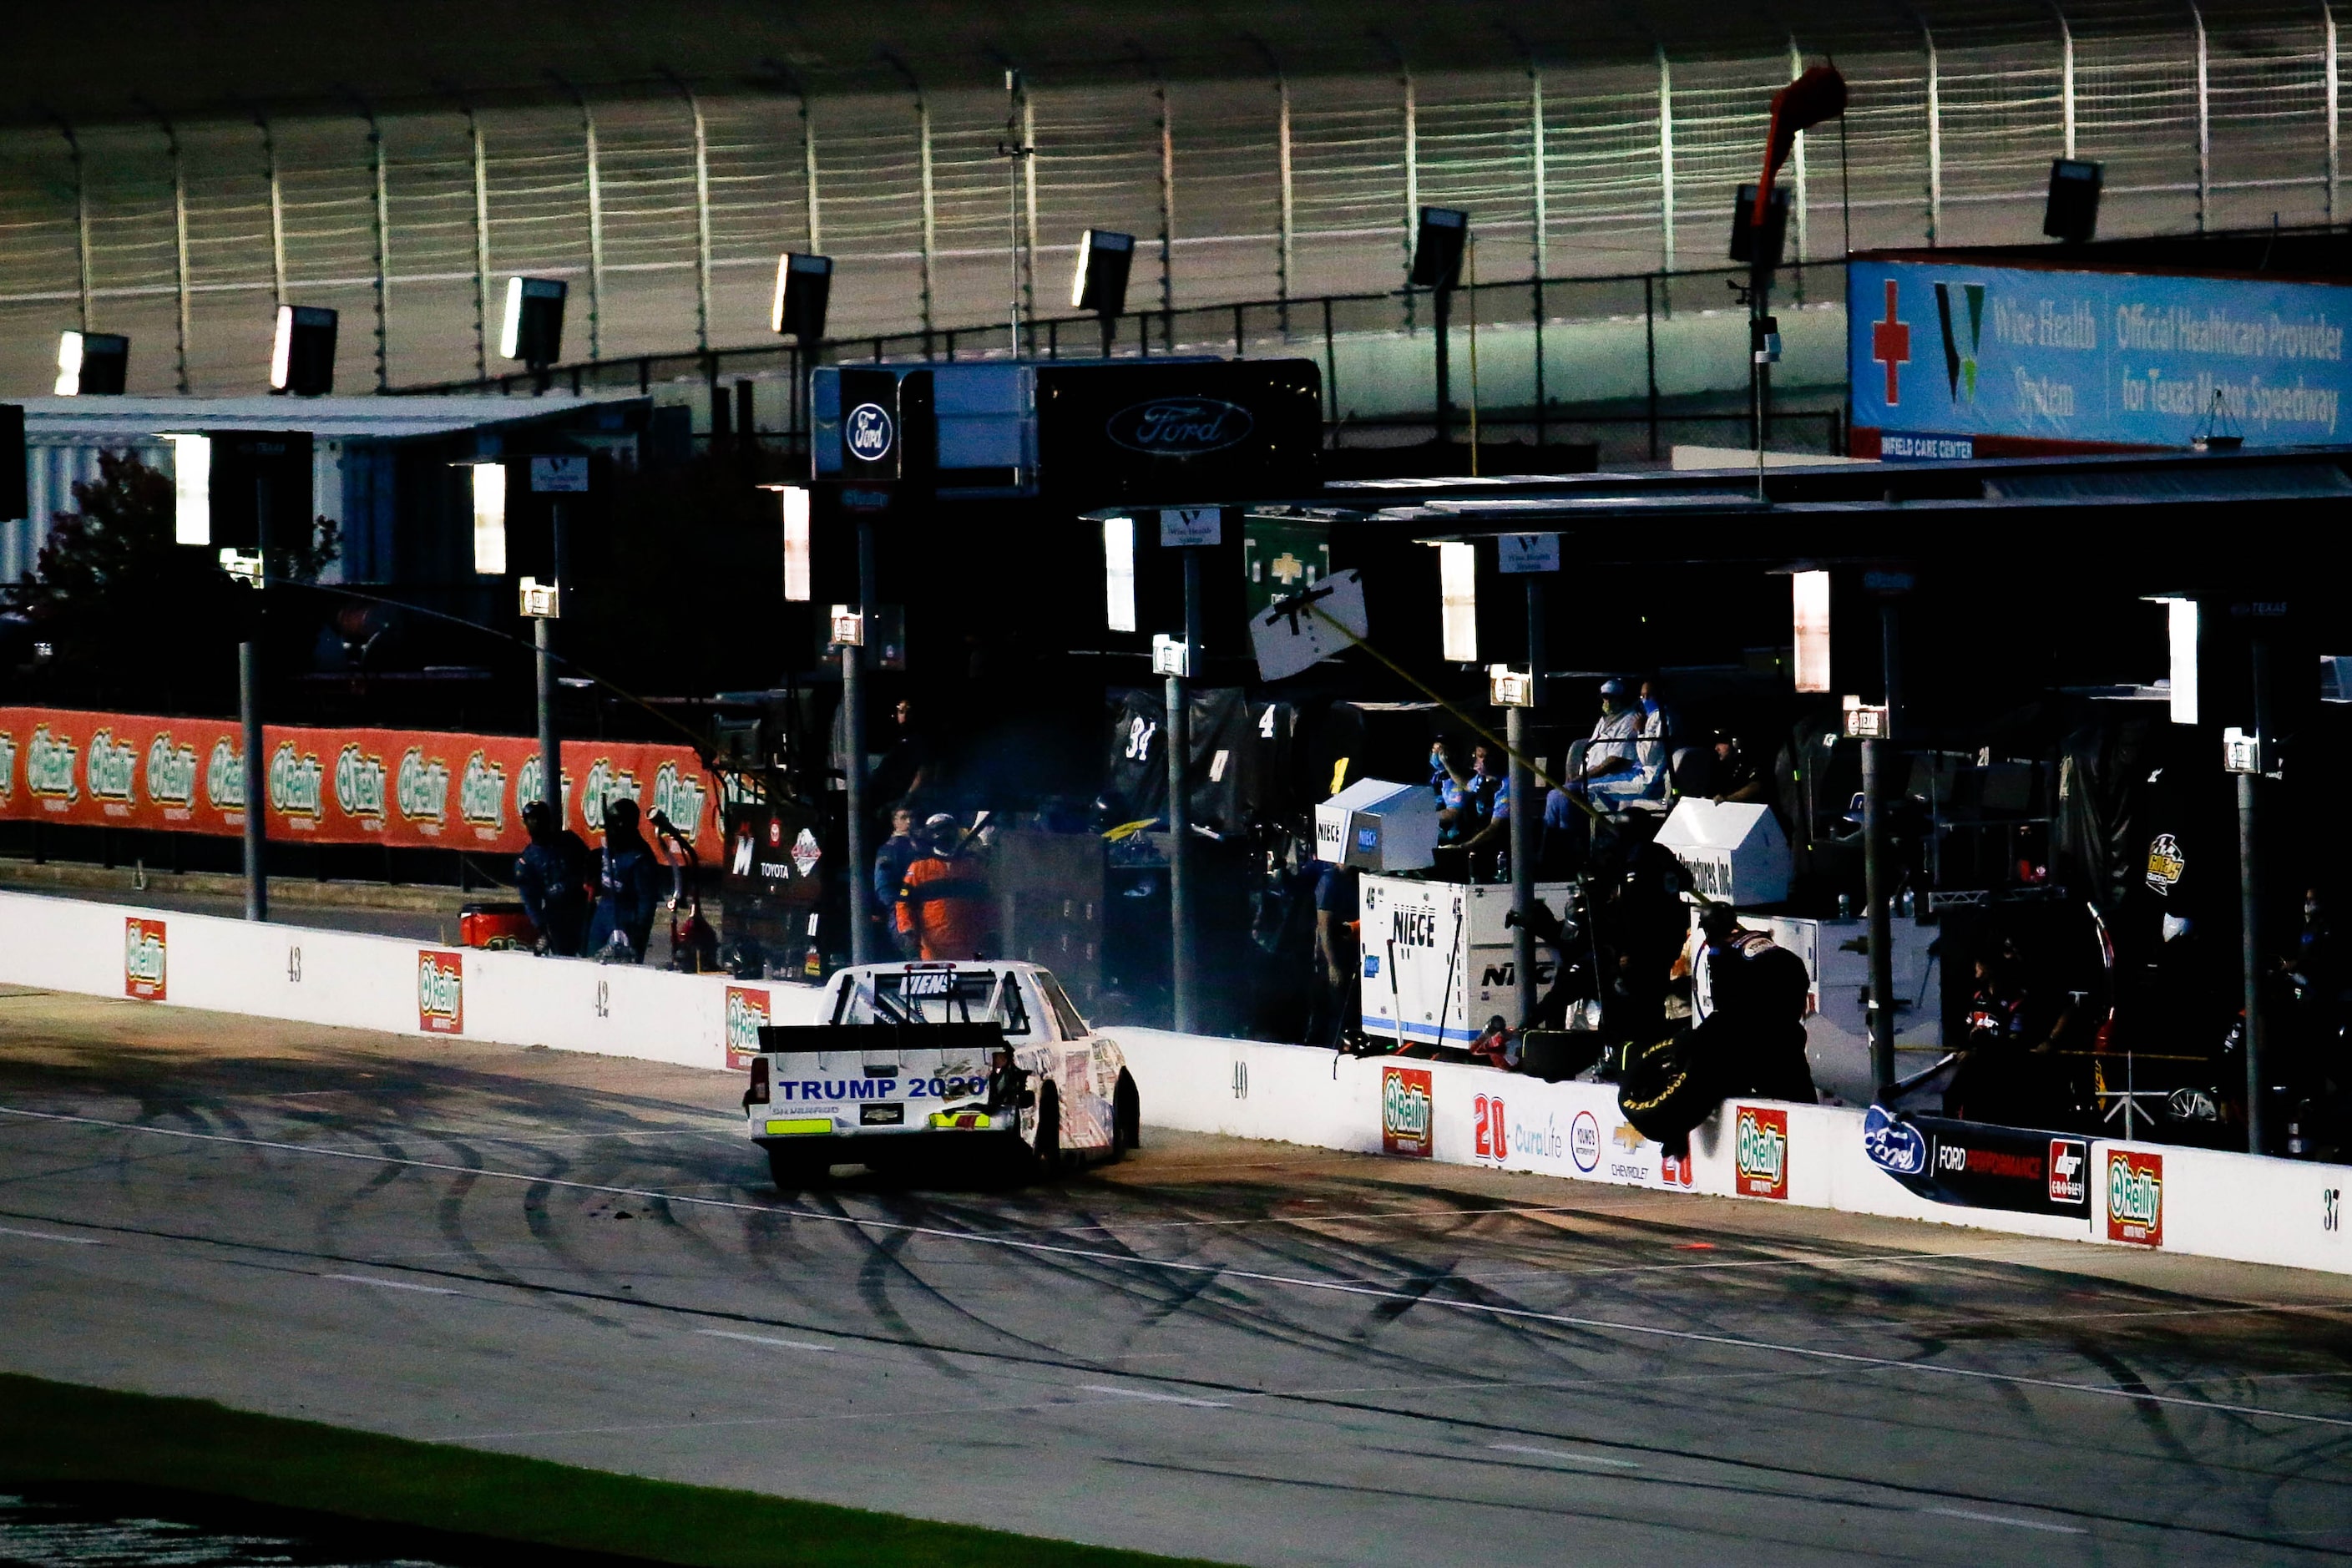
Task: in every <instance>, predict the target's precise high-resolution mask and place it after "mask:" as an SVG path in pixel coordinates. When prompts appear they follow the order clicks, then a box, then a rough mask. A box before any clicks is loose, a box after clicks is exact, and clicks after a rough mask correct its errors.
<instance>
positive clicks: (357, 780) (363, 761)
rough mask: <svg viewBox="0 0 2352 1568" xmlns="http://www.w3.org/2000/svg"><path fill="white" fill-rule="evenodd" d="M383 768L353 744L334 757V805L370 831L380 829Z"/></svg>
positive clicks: (380, 762)
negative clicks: (355, 818) (365, 825)
mask: <svg viewBox="0 0 2352 1568" xmlns="http://www.w3.org/2000/svg"><path fill="white" fill-rule="evenodd" d="M383 779H384V767H383V758H382V757H377V756H371V755H370V754H368V753H367V752H364V751H362V750H361V749H360V746H359V743H358V742H352V743H351V744H349V745H346V746H345V747H344V748H343V749H342V750H341V752H337V753H336V754H335V805H337V806H338V807H339V808H340V809H341V811H342V814H343V815H344V816H352V817H357V818H358V819H359V820H360V821H362V822H363V823H365V824H367V826H370V827H371V828H380V827H382V826H383V805H384V787H383Z"/></svg>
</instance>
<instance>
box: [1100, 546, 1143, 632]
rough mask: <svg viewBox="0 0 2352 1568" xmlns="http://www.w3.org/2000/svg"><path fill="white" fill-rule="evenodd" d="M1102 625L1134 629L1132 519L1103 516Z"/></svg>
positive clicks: (1109, 627) (1117, 629)
mask: <svg viewBox="0 0 2352 1568" xmlns="http://www.w3.org/2000/svg"><path fill="white" fill-rule="evenodd" d="M1103 591H1104V594H1105V602H1104V607H1103V608H1104V625H1105V626H1107V627H1108V629H1110V630H1111V631H1115V632H1131V631H1133V630H1134V629H1135V519H1133V518H1131V517H1107V518H1105V519H1103Z"/></svg>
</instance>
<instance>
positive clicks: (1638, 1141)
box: [1609, 1121, 1649, 1150]
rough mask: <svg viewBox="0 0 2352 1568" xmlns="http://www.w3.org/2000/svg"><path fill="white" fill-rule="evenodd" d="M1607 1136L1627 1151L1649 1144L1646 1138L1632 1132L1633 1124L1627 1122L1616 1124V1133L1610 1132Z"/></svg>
mask: <svg viewBox="0 0 2352 1568" xmlns="http://www.w3.org/2000/svg"><path fill="white" fill-rule="evenodd" d="M1609 1136H1610V1137H1611V1138H1612V1139H1613V1140H1614V1141H1615V1142H1617V1143H1618V1144H1619V1145H1620V1146H1621V1147H1623V1148H1625V1149H1628V1150H1632V1149H1639V1148H1640V1147H1641V1146H1642V1145H1643V1144H1644V1143H1646V1142H1649V1140H1648V1139H1647V1138H1644V1137H1643V1136H1642V1135H1641V1133H1639V1132H1637V1131H1634V1130H1633V1123H1631V1122H1629V1121H1621V1122H1619V1123H1618V1124H1617V1131H1614V1132H1612V1133H1611V1134H1610V1135H1609Z"/></svg>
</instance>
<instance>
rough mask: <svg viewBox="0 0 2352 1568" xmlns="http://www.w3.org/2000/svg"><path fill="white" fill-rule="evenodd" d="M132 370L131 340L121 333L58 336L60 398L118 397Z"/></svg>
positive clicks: (57, 387)
mask: <svg viewBox="0 0 2352 1568" xmlns="http://www.w3.org/2000/svg"><path fill="white" fill-rule="evenodd" d="M130 370H131V340H130V339H129V338H126V337H124V336H123V335H122V334H121V333H120V332H76V331H67V332H60V333H59V334H58V383H57V385H56V387H55V388H54V389H53V391H54V393H55V395H57V396H59V397H119V396H121V394H122V387H123V382H124V379H125V378H126V377H127V376H128V375H129V374H130Z"/></svg>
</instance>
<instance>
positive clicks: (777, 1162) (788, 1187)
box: [768, 1143, 833, 1193]
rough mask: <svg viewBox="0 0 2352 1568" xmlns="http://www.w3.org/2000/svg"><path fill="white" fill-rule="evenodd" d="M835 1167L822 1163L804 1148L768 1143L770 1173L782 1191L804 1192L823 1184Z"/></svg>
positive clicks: (777, 1187)
mask: <svg viewBox="0 0 2352 1568" xmlns="http://www.w3.org/2000/svg"><path fill="white" fill-rule="evenodd" d="M832 1169H833V1167H832V1166H831V1165H828V1164H824V1163H821V1162H819V1161H818V1160H817V1159H816V1158H815V1157H814V1155H812V1154H810V1153H808V1152H806V1151H804V1150H800V1149H791V1148H785V1147H782V1146H780V1145H778V1144H774V1143H771V1144H769V1145H768V1174H769V1175H770V1176H772V1177H773V1178H774V1179H775V1183H776V1191H778V1192H780V1193H798V1192H804V1191H806V1190H807V1189H808V1188H810V1187H815V1186H822V1185H824V1179H825V1177H826V1175H827V1174H828V1173H831V1171H832Z"/></svg>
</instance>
